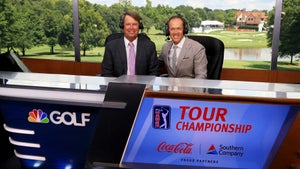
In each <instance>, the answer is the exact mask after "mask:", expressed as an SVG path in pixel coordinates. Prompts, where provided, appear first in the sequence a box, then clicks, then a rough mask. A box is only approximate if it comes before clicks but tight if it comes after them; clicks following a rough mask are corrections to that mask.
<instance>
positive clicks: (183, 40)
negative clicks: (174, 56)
mask: <svg viewBox="0 0 300 169" xmlns="http://www.w3.org/2000/svg"><path fill="white" fill-rule="evenodd" d="M185 39H186V38H185V36H183V38H182V39H181V41H180V42H179V43H178V44H177V45H176V46H177V47H179V48H182V46H183V44H184V42H185ZM173 46H174V43H173V45H172V47H173Z"/></svg>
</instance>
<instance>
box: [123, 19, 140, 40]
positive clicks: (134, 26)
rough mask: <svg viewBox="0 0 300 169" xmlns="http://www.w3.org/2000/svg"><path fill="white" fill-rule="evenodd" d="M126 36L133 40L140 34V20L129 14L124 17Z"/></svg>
mask: <svg viewBox="0 0 300 169" xmlns="http://www.w3.org/2000/svg"><path fill="white" fill-rule="evenodd" d="M123 30H124V36H125V37H126V38H127V39H128V40H129V41H133V40H134V39H135V38H136V37H137V36H138V34H139V22H138V21H136V20H134V18H132V17H131V16H129V15H126V16H125V18H124V29H123Z"/></svg>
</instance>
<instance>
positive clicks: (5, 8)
mask: <svg viewBox="0 0 300 169" xmlns="http://www.w3.org/2000/svg"><path fill="white" fill-rule="evenodd" d="M289 1H291V2H293V1H297V3H299V1H300V0H286V1H285V2H286V3H287V2H289ZM290 5H291V4H290ZM292 7H299V5H298V6H295V5H293V6H292ZM237 10H239V9H227V10H221V9H215V10H212V9H209V8H206V7H204V8H194V7H191V6H185V5H180V6H177V7H175V8H172V7H170V6H165V5H158V6H156V7H153V6H152V4H151V1H150V0H146V5H145V6H142V7H136V6H133V5H132V4H131V3H130V1H127V0H122V1H120V3H115V4H113V5H111V6H107V5H100V4H92V3H90V2H88V1H86V0H79V31H80V49H81V51H82V52H83V55H85V51H87V50H90V49H92V48H93V47H99V46H103V45H104V41H105V38H106V37H107V36H108V35H109V34H111V33H115V32H120V31H122V30H120V28H119V22H120V17H121V15H122V14H123V13H124V12H126V11H136V12H138V13H139V14H140V16H141V17H142V23H143V25H144V31H145V32H146V33H147V32H148V31H149V29H150V28H152V27H154V28H155V29H157V30H161V31H165V27H166V26H165V24H166V21H167V20H168V18H169V17H170V16H172V15H181V16H183V17H184V18H185V19H186V20H187V22H188V23H189V27H190V28H191V27H199V26H200V24H201V21H203V20H218V21H220V22H223V23H224V24H225V27H233V26H234V25H235V23H236V20H235V14H236V12H237ZM253 11H258V10H253ZM298 11H299V10H298ZM264 12H266V13H267V15H270V19H272V16H273V15H274V9H273V10H271V11H266V10H265V11H264ZM294 12H296V10H294ZM72 14H73V13H72V0H2V1H1V2H0V49H1V48H2V49H3V48H6V49H7V50H9V49H10V48H15V49H19V50H20V51H21V53H22V55H24V56H25V54H26V53H25V52H26V50H28V49H30V48H32V47H34V46H39V45H45V44H46V45H48V46H49V47H50V53H51V54H53V53H54V47H55V46H56V45H60V46H61V47H62V48H69V49H70V48H73V38H74V37H73V17H72ZM298 14H299V12H298ZM298 18H299V17H298ZM273 19H274V17H273ZM298 20H299V19H298ZM270 23H272V21H271V22H270ZM273 23H274V22H273ZM298 27H299V26H298ZM298 32H300V31H298ZM298 37H299V36H298ZM270 38H271V36H270ZM270 45H271V44H270ZM298 49H300V48H298ZM298 53H299V52H298Z"/></svg>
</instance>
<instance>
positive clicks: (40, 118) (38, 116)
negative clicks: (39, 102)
mask: <svg viewBox="0 0 300 169" xmlns="http://www.w3.org/2000/svg"><path fill="white" fill-rule="evenodd" d="M28 115H29V116H28V121H29V122H32V123H49V119H48V117H47V114H46V113H45V112H43V110H41V109H33V110H32V111H31V112H29V114H28Z"/></svg>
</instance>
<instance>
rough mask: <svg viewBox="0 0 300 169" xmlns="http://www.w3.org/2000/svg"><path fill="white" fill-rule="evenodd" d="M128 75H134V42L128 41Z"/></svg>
mask: <svg viewBox="0 0 300 169" xmlns="http://www.w3.org/2000/svg"><path fill="white" fill-rule="evenodd" d="M128 45H129V47H130V48H129V75H135V54H134V44H133V43H132V42H129V44H128Z"/></svg>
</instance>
